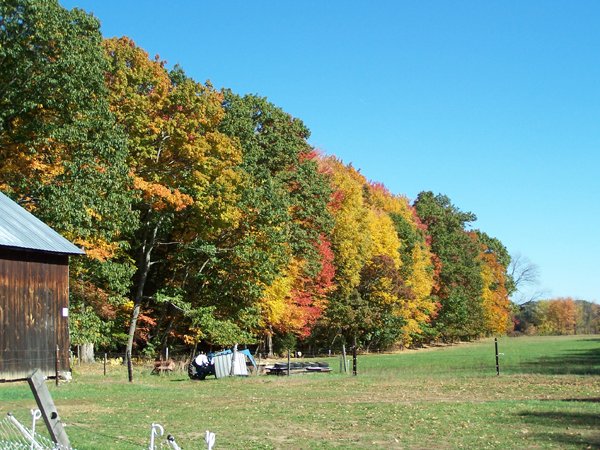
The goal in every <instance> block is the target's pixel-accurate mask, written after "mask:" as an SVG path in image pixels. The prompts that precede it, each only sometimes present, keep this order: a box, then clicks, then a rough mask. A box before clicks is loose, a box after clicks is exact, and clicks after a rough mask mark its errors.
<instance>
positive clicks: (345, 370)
mask: <svg viewBox="0 0 600 450" xmlns="http://www.w3.org/2000/svg"><path fill="white" fill-rule="evenodd" d="M342 359H343V360H344V373H348V362H347V361H346V344H342Z"/></svg>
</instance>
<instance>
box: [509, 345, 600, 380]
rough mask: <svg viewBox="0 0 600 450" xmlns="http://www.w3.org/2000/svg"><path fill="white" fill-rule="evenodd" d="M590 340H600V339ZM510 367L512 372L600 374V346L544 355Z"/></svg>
mask: <svg viewBox="0 0 600 450" xmlns="http://www.w3.org/2000/svg"><path fill="white" fill-rule="evenodd" d="M589 340H591V341H598V342H600V339H589ZM510 369H511V371H512V372H524V373H538V374H544V375H567V374H569V375H600V348H594V349H590V350H573V351H570V352H568V353H563V354H561V355H558V356H551V357H542V358H538V359H536V360H533V361H527V362H524V363H521V364H519V365H518V366H517V367H511V368H510Z"/></svg>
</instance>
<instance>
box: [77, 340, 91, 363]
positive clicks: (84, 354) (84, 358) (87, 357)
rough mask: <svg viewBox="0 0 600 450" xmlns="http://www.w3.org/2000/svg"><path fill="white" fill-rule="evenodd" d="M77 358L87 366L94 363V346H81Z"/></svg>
mask: <svg viewBox="0 0 600 450" xmlns="http://www.w3.org/2000/svg"><path fill="white" fill-rule="evenodd" d="M79 357H80V358H81V362H82V363H84V364H89V363H93V362H94V344H91V343H86V344H81V350H80V353H79Z"/></svg>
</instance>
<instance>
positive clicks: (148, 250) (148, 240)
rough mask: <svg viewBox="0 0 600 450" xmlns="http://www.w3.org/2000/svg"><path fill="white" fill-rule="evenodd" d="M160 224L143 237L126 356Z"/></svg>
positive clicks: (130, 352) (131, 342)
mask: <svg viewBox="0 0 600 450" xmlns="http://www.w3.org/2000/svg"><path fill="white" fill-rule="evenodd" d="M161 222H162V219H159V220H158V222H157V223H156V224H155V225H154V227H153V228H152V229H151V230H148V228H147V229H146V230H147V231H146V233H145V236H144V240H143V244H142V248H141V251H140V259H139V267H138V274H139V275H138V283H137V287H136V290H135V296H134V299H133V311H132V313H131V322H130V324H129V334H128V337H127V347H126V348H125V355H127V353H129V354H130V355H131V354H132V350H133V340H134V338H135V332H136V329H137V321H138V317H139V315H140V309H141V307H142V301H143V299H144V288H145V287H146V280H147V279H148V273H149V272H150V267H151V266H152V259H151V258H152V250H154V246H155V244H156V236H157V234H158V229H159V228H160V224H161ZM146 225H147V227H149V226H150V223H149V222H147V223H146Z"/></svg>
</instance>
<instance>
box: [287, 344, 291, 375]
mask: <svg viewBox="0 0 600 450" xmlns="http://www.w3.org/2000/svg"><path fill="white" fill-rule="evenodd" d="M290 365H291V362H290V349H289V348H288V366H287V374H288V377H289V376H290Z"/></svg>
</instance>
